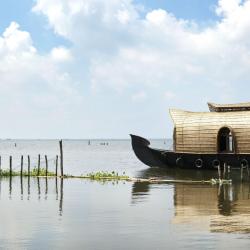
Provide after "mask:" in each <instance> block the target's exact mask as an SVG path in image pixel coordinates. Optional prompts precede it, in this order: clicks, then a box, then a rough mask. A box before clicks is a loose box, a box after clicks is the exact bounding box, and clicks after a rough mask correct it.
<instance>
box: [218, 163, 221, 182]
mask: <svg viewBox="0 0 250 250" xmlns="http://www.w3.org/2000/svg"><path fill="white" fill-rule="evenodd" d="M218 175H219V179H221V167H220V164H219V165H218Z"/></svg>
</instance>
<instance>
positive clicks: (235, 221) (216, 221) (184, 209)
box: [132, 168, 250, 233]
mask: <svg viewBox="0 0 250 250" xmlns="http://www.w3.org/2000/svg"><path fill="white" fill-rule="evenodd" d="M238 175H239V171H236V172H235V173H232V174H231V177H232V179H233V184H232V185H222V186H219V185H214V186H212V185H204V184H181V183H176V184H171V187H172V189H173V203H174V210H175V213H174V217H173V219H172V223H174V224H177V225H180V226H181V225H182V226H185V225H189V226H190V225H191V226H193V227H197V228H198V229H205V230H208V231H210V232H223V233H250V182H249V181H245V182H240V181H238V180H239V178H238ZM138 176H139V177H142V178H149V177H162V178H164V179H178V180H180V179H181V180H209V179H211V178H213V177H214V172H213V171H202V172H201V171H192V170H191V171H190V170H189V171H188V170H187V171H183V170H170V171H166V170H162V169H157V168H155V169H148V170H145V171H141V172H139V173H138ZM155 185H157V187H159V188H161V187H162V188H166V184H149V183H134V184H133V188H132V203H138V202H140V201H145V196H146V197H148V195H149V194H150V192H151V189H153V187H155ZM168 186H169V185H168ZM140 197H141V198H140Z"/></svg>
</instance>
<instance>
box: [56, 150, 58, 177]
mask: <svg viewBox="0 0 250 250" xmlns="http://www.w3.org/2000/svg"><path fill="white" fill-rule="evenodd" d="M57 171H58V155H57V156H56V177H57Z"/></svg>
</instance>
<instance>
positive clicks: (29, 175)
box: [28, 155, 30, 176]
mask: <svg viewBox="0 0 250 250" xmlns="http://www.w3.org/2000/svg"><path fill="white" fill-rule="evenodd" d="M28 176H30V156H29V155H28Z"/></svg>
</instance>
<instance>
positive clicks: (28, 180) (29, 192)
mask: <svg viewBox="0 0 250 250" xmlns="http://www.w3.org/2000/svg"><path fill="white" fill-rule="evenodd" d="M29 199H30V176H28V200H29Z"/></svg>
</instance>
